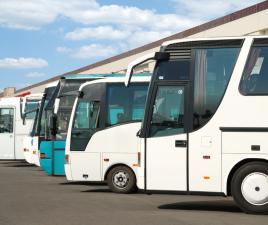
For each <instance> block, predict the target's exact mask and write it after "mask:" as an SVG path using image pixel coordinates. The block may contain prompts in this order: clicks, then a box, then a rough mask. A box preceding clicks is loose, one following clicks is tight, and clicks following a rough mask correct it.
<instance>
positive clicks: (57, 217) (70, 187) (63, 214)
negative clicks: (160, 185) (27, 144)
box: [0, 161, 268, 225]
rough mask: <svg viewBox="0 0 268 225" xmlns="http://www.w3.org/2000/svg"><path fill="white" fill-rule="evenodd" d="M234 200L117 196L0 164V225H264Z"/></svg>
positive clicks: (18, 164) (28, 168)
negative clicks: (240, 208) (240, 207)
mask: <svg viewBox="0 0 268 225" xmlns="http://www.w3.org/2000/svg"><path fill="white" fill-rule="evenodd" d="M267 221H268V216H257V215H247V214H244V213H242V212H241V211H240V210H239V208H238V207H237V206H236V205H235V204H234V203H233V201H232V199H229V198H222V197H200V196H179V195H158V194H155V195H145V194H142V193H138V194H131V195H119V194H114V193H111V192H110V191H109V189H108V188H107V186H105V185H100V184H91V185H85V184H83V183H82V184H81V183H68V182H66V179H65V178H64V177H49V176H47V175H45V174H44V172H43V171H41V170H40V169H39V168H37V167H35V166H30V165H28V164H26V163H24V162H11V161H0V225H48V224H49V225H52V224H53V225H84V224H85V225H102V224H103V225H110V224H111V225H113V224H114V225H132V224H135V225H141V224H146V225H150V224H153V225H158V224H159V225H160V224H163V225H168V224H172V225H173V224H177V225H184V224H185V225H186V224H187V225H188V224H189V225H195V224H199V225H201V224H206V225H209V224H211V225H218V224H225V225H227V224H230V225H234V224H235V225H239V224H241V225H247V224H254V225H258V224H260V225H264V224H267V223H268V222H267Z"/></svg>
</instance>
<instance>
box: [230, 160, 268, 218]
mask: <svg viewBox="0 0 268 225" xmlns="http://www.w3.org/2000/svg"><path fill="white" fill-rule="evenodd" d="M231 194H232V196H233V198H234V201H235V202H236V204H237V205H238V206H239V207H240V208H241V209H242V210H243V211H244V212H246V213H250V214H265V213H268V164H267V163H265V162H250V163H247V164H245V165H243V166H242V167H240V168H239V169H238V170H237V171H236V172H235V174H234V176H233V178H232V182H231Z"/></svg>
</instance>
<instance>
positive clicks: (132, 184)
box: [107, 166, 137, 194]
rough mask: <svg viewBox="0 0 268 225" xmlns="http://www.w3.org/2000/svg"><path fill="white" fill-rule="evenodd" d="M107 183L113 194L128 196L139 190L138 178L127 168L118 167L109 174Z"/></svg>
mask: <svg viewBox="0 0 268 225" xmlns="http://www.w3.org/2000/svg"><path fill="white" fill-rule="evenodd" d="M107 183H108V185H109V187H110V189H111V190H112V191H113V192H116V193H121V194H128V193H131V192H134V191H136V190H137V187H136V176H135V174H134V172H133V171H132V170H131V169H130V168H128V167H126V166H117V167H115V168H113V169H111V171H110V172H109V173H108V176H107Z"/></svg>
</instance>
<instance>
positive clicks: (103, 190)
mask: <svg viewBox="0 0 268 225" xmlns="http://www.w3.org/2000/svg"><path fill="white" fill-rule="evenodd" d="M81 192H84V193H89V192H92V193H111V192H112V191H111V190H110V189H109V188H105V189H104V188H103V189H102V188H100V189H90V190H85V191H81Z"/></svg>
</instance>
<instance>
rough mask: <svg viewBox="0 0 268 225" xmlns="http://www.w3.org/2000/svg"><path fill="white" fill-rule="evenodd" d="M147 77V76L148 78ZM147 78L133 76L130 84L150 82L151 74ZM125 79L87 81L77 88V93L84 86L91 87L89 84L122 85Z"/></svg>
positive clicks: (113, 78)
mask: <svg viewBox="0 0 268 225" xmlns="http://www.w3.org/2000/svg"><path fill="white" fill-rule="evenodd" d="M148 75H149V76H148ZM148 75H147V76H133V79H132V80H131V83H137V82H148V83H149V82H150V80H151V74H150V73H148ZM124 82H125V78H124V77H111V78H105V79H98V80H93V81H88V82H86V83H84V84H82V85H81V86H80V88H79V91H81V90H82V89H83V88H84V87H85V86H87V85H91V84H97V83H124Z"/></svg>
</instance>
